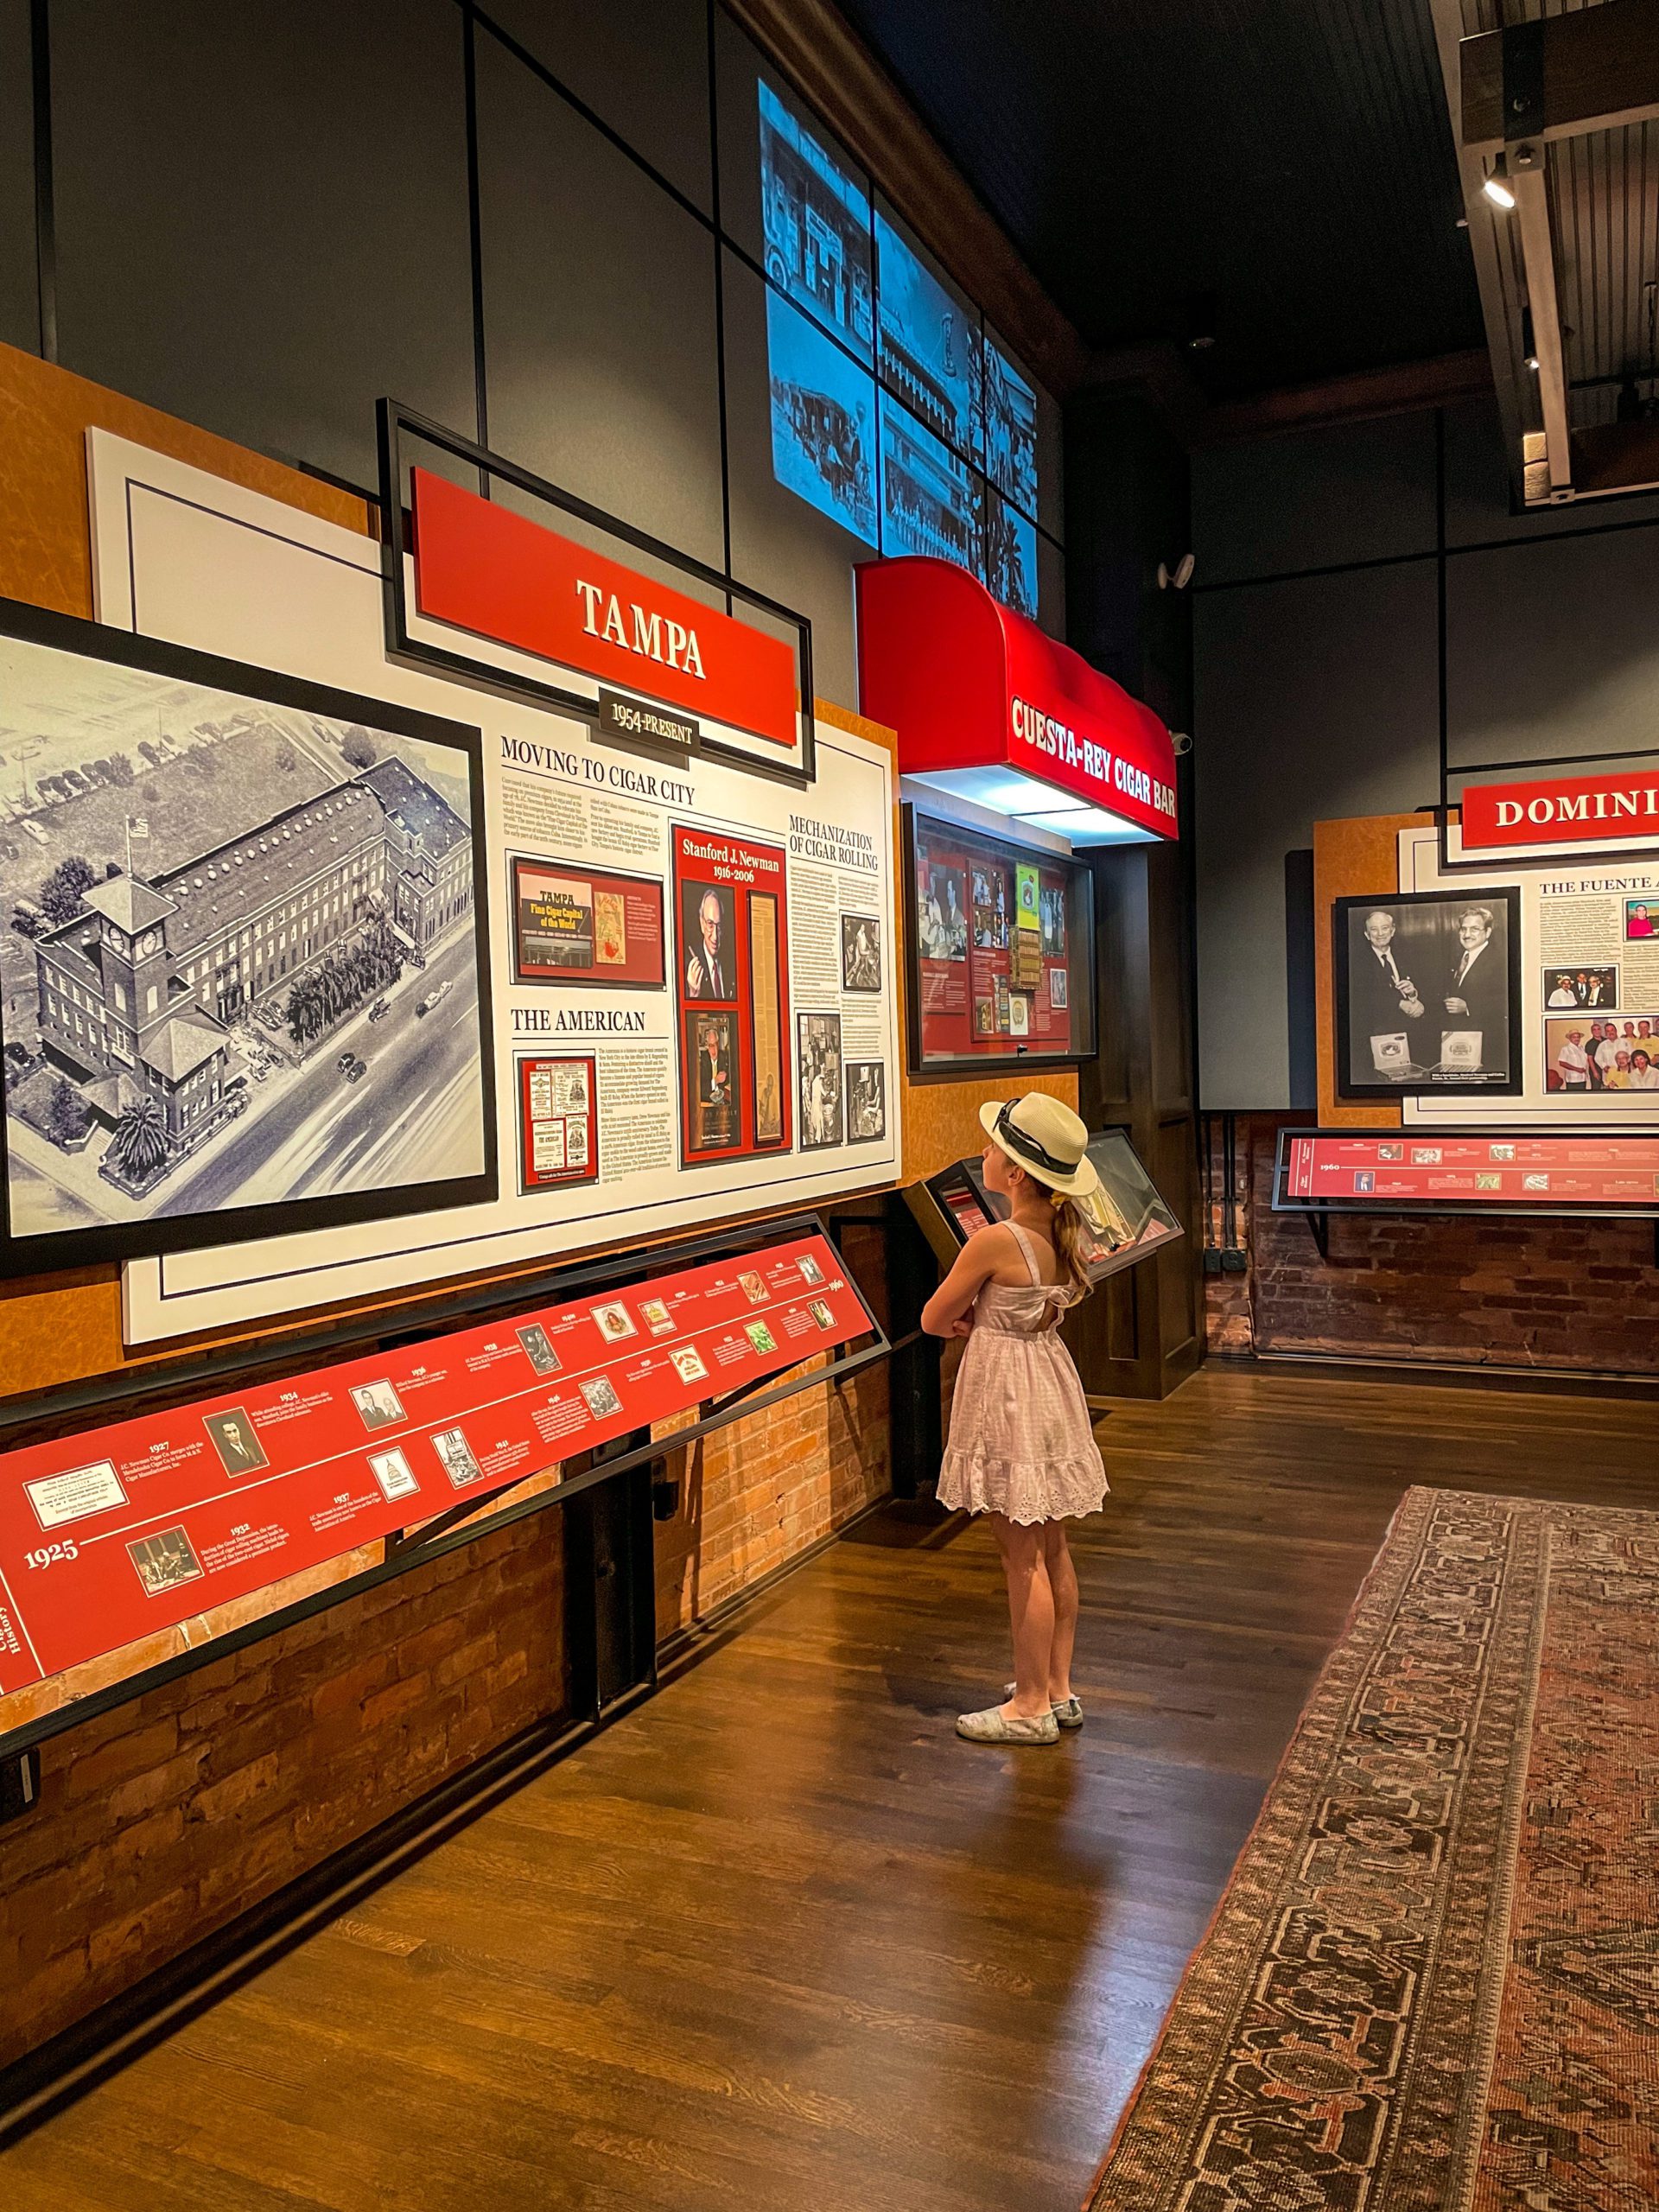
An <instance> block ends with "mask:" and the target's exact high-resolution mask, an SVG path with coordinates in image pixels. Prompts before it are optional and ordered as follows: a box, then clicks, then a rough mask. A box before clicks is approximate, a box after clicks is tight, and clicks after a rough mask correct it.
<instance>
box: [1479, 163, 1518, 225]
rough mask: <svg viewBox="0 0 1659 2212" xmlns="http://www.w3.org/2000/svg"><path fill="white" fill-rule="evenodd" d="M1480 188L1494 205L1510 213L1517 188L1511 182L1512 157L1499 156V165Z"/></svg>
mask: <svg viewBox="0 0 1659 2212" xmlns="http://www.w3.org/2000/svg"><path fill="white" fill-rule="evenodd" d="M1481 190H1482V191H1483V192H1484V194H1485V195H1486V197H1487V198H1488V199H1489V200H1491V203H1492V205H1493V207H1501V208H1502V209H1503V212H1504V213H1505V214H1506V215H1507V214H1508V213H1509V212H1510V208H1511V207H1514V205H1515V190H1514V188H1513V186H1512V185H1511V184H1510V157H1509V156H1508V155H1507V154H1500V155H1499V156H1498V157H1497V167H1496V168H1494V169H1493V171H1492V173H1491V175H1490V176H1489V177H1488V178H1487V180H1486V181H1485V183H1484V184H1483V185H1482V186H1481Z"/></svg>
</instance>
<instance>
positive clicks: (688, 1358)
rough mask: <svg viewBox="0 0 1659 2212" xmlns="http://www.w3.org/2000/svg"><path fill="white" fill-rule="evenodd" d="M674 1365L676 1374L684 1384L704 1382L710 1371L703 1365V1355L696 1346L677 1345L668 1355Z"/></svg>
mask: <svg viewBox="0 0 1659 2212" xmlns="http://www.w3.org/2000/svg"><path fill="white" fill-rule="evenodd" d="M668 1356H669V1357H670V1358H671V1360H672V1361H673V1363H674V1372H675V1373H676V1374H677V1376H679V1378H680V1380H681V1382H682V1383H702V1382H706V1381H707V1380H708V1376H709V1370H708V1369H707V1368H706V1367H705V1366H704V1365H703V1363H702V1353H701V1352H700V1351H698V1350H697V1348H696V1345H695V1344H676V1345H675V1347H674V1349H673V1351H671V1352H670V1354H669V1355H668Z"/></svg>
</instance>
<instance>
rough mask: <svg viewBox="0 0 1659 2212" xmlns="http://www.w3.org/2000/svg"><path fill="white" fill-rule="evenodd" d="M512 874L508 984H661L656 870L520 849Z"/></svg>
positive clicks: (663, 961) (660, 912)
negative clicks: (634, 871)
mask: <svg viewBox="0 0 1659 2212" xmlns="http://www.w3.org/2000/svg"><path fill="white" fill-rule="evenodd" d="M511 888H512V974H513V980H514V982H519V983H603V984H607V985H608V986H609V987H611V988H613V989H615V988H622V989H631V990H660V989H661V988H662V986H663V983H664V977H665V971H666V963H667V945H666V942H665V936H664V925H663V887H662V884H661V882H660V880H658V878H657V877H656V876H646V875H615V874H611V873H610V872H609V871H607V870H606V869H604V868H582V867H579V866H577V865H576V864H575V862H574V861H560V860H540V859H532V858H531V857H530V856H528V855H524V854H520V853H516V854H514V855H513V857H512V887H511Z"/></svg>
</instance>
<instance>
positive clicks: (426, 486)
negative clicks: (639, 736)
mask: <svg viewBox="0 0 1659 2212" xmlns="http://www.w3.org/2000/svg"><path fill="white" fill-rule="evenodd" d="M411 481H412V486H413V512H414V518H415V534H414V552H415V602H416V606H417V607H419V609H420V611H421V613H423V614H424V615H427V616H429V617H430V619H431V620H433V621H435V622H449V623H453V624H454V626H455V627H456V628H457V629H461V630H470V631H471V632H473V633H474V635H475V636H477V637H480V638H493V639H495V640H496V642H497V643H498V644H499V645H512V646H515V647H517V648H518V650H519V651H520V652H530V653H535V654H536V655H537V657H538V658H540V659H543V660H548V661H554V662H556V663H557V664H558V665H559V666H560V667H562V668H574V669H580V670H581V671H582V673H583V674H584V675H588V676H592V677H598V678H599V679H600V680H601V682H603V683H607V684H617V685H620V686H621V687H622V688H623V689H625V690H629V691H632V692H636V693H639V694H640V695H641V696H644V697H645V698H648V699H658V700H661V701H663V702H665V703H666V704H668V705H670V706H674V707H686V708H690V710H691V711H692V713H694V714H696V715H704V716H706V717H707V718H708V719H709V721H716V722H726V723H729V724H730V726H731V727H732V728H734V729H741V730H747V732H748V733H749V734H750V735H751V736H753V737H763V738H767V739H769V740H770V741H772V743H773V744H774V745H782V746H786V747H789V748H790V749H791V751H793V750H794V749H795V747H796V746H797V744H798V736H799V731H798V721H797V718H796V704H797V701H796V681H795V656H794V654H793V653H792V652H791V650H790V648H789V646H788V645H785V643H784V642H783V641H782V639H778V638H773V637H768V636H767V635H766V632H764V631H760V630H756V629H753V628H751V627H750V626H749V625H748V624H747V622H740V621H737V620H735V619H734V617H733V616H731V615H729V614H726V613H721V611H720V609H719V608H717V607H710V606H709V605H708V604H706V602H705V601H702V600H698V599H690V598H688V597H687V596H686V594H684V593H683V592H678V591H675V590H673V589H672V588H671V587H670V586H669V585H667V584H662V583H658V582H656V580H655V579H654V578H652V577H650V576H642V575H638V574H636V572H635V571H634V570H633V569H625V568H624V567H623V566H622V564H621V563H620V562H618V561H610V560H607V558H606V557H605V556H604V555H603V554H602V553H594V552H592V551H590V550H588V547H587V546H585V545H578V544H576V543H575V541H574V540H573V539H571V538H569V537H560V536H559V535H558V533H557V532H556V531H551V530H545V529H543V526H542V525H541V524H539V523H535V522H531V521H529V520H528V519H527V518H525V517H524V516H523V515H517V514H513V513H512V512H511V511H510V510H509V509H507V508H505V507H501V506H498V505H495V503H494V502H493V500H490V499H480V497H479V495H478V493H476V492H468V491H466V490H464V489H463V488H462V487H461V486H460V485H459V484H452V483H450V482H449V480H448V478H447V477H442V476H434V475H433V474H431V473H430V471H429V470H427V469H424V468H416V469H415V470H413V471H411Z"/></svg>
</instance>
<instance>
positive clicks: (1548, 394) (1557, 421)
mask: <svg viewBox="0 0 1659 2212" xmlns="http://www.w3.org/2000/svg"><path fill="white" fill-rule="evenodd" d="M1608 4H1609V5H1611V0H1608ZM1510 190H1511V191H1512V192H1513V193H1514V194H1515V220H1516V223H1517V224H1518V225H1519V226H1520V230H1521V260H1522V265H1523V267H1524V268H1525V270H1526V272H1527V306H1528V308H1529V310H1530V312H1531V316H1532V359H1533V360H1535V361H1536V363H1537V367H1536V369H1535V370H1531V373H1532V374H1533V375H1535V377H1536V378H1537V380H1538V404H1539V406H1540V408H1541V410H1542V412H1543V417H1544V459H1545V461H1547V462H1548V480H1549V496H1550V497H1551V499H1560V498H1565V497H1566V496H1567V494H1568V493H1571V491H1572V488H1573V440H1572V436H1571V434H1570V432H1569V431H1568V429H1567V359H1566V351H1565V348H1564V347H1563V346H1562V344H1561V312H1560V306H1559V305H1558V303H1557V300H1556V295H1555V249H1554V242H1553V241H1552V239H1551V238H1550V233H1549V186H1548V181H1546V175H1545V166H1544V154H1543V150H1542V149H1541V148H1538V147H1532V146H1522V148H1521V149H1519V151H1518V153H1517V155H1516V159H1515V160H1514V161H1513V162H1511V163H1510ZM1530 366H1531V365H1530V363H1529V369H1530Z"/></svg>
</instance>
